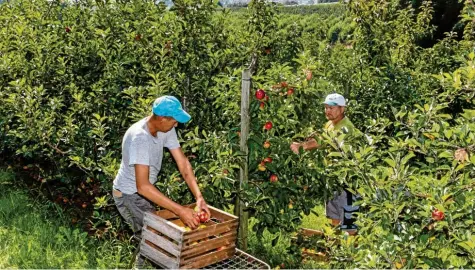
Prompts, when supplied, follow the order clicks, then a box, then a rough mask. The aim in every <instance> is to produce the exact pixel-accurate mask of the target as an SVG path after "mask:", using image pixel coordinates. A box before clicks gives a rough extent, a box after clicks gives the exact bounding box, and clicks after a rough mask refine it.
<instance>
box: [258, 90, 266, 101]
mask: <svg viewBox="0 0 475 270" xmlns="http://www.w3.org/2000/svg"><path fill="white" fill-rule="evenodd" d="M265 97H266V92H264V90H262V89H258V90H257V91H256V98H257V99H258V100H261V99H263V98H265Z"/></svg>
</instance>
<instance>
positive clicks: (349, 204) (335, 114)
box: [290, 93, 358, 230]
mask: <svg viewBox="0 0 475 270" xmlns="http://www.w3.org/2000/svg"><path fill="white" fill-rule="evenodd" d="M323 104H325V116H326V118H327V119H328V122H327V123H326V124H325V126H324V130H326V131H342V132H344V133H346V134H354V133H355V127H354V125H353V123H351V121H350V119H348V117H346V116H345V107H346V100H345V98H344V97H343V96H342V95H340V94H336V93H334V94H330V95H328V96H327V97H326V98H325V101H324V102H323ZM319 147H320V145H319V144H318V142H317V141H316V140H315V139H310V140H307V141H306V142H301V143H299V142H293V143H292V144H291V145H290V149H292V151H293V152H294V153H296V154H298V153H299V151H300V148H302V149H303V150H312V149H317V148H319ZM334 196H335V197H334V198H333V199H332V200H330V201H328V202H327V204H326V209H325V210H326V216H327V217H328V218H330V219H331V221H332V225H334V226H338V225H340V226H341V228H342V229H349V230H351V229H353V228H355V226H354V225H353V218H352V213H354V212H356V211H357V210H358V206H353V202H354V201H355V199H356V198H355V195H354V194H352V193H351V192H349V191H347V190H344V191H343V192H341V193H338V192H335V194H334Z"/></svg>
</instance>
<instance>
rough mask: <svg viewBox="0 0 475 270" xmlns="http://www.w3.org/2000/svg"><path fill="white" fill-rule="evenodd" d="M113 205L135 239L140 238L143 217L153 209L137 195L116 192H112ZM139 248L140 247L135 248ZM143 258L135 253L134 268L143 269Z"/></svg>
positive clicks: (153, 209) (145, 200)
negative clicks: (132, 232) (130, 229)
mask: <svg viewBox="0 0 475 270" xmlns="http://www.w3.org/2000/svg"><path fill="white" fill-rule="evenodd" d="M113 197H114V202H115V205H116V206H117V209H118V210H119V213H120V215H121V216H122V217H123V218H124V219H125V221H126V222H127V223H128V224H129V225H130V227H131V228H132V230H133V231H134V234H135V237H137V238H138V239H141V238H142V227H143V217H144V213H145V212H146V211H155V207H153V205H152V204H151V203H150V202H149V201H148V200H147V199H145V198H144V197H142V196H140V195H139V194H137V193H135V194H123V193H121V192H118V191H116V190H114V191H113ZM137 248H140V247H137ZM144 264H145V258H144V257H143V256H141V255H140V252H138V253H137V256H136V258H135V267H136V268H143V266H144Z"/></svg>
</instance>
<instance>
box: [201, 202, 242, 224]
mask: <svg viewBox="0 0 475 270" xmlns="http://www.w3.org/2000/svg"><path fill="white" fill-rule="evenodd" d="M208 208H209V210H210V211H211V216H212V217H215V218H219V219H222V220H224V221H228V220H234V219H238V217H237V216H235V215H232V214H229V213H228V212H225V211H222V210H219V209H218V208H215V207H213V206H210V205H208Z"/></svg>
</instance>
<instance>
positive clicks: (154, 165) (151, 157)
mask: <svg viewBox="0 0 475 270" xmlns="http://www.w3.org/2000/svg"><path fill="white" fill-rule="evenodd" d="M147 119H148V117H146V118H144V119H142V120H140V121H138V122H137V123H135V124H133V125H132V126H131V127H130V128H129V129H128V130H127V132H126V133H125V135H124V138H123V139H122V161H121V162H120V168H119V172H118V173H117V176H116V177H115V179H114V184H113V187H114V189H117V190H120V191H121V192H123V193H125V194H133V193H136V192H137V185H136V182H135V167H134V165H135V164H142V165H148V166H149V181H150V183H151V184H155V182H157V176H158V173H159V172H160V168H161V167H162V159H163V148H164V147H166V148H168V149H170V150H172V149H176V148H178V147H180V143H179V142H178V138H177V135H176V131H175V128H172V129H171V130H170V131H168V132H167V133H163V132H157V136H156V137H154V136H152V134H150V131H149V130H148V126H147Z"/></svg>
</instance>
